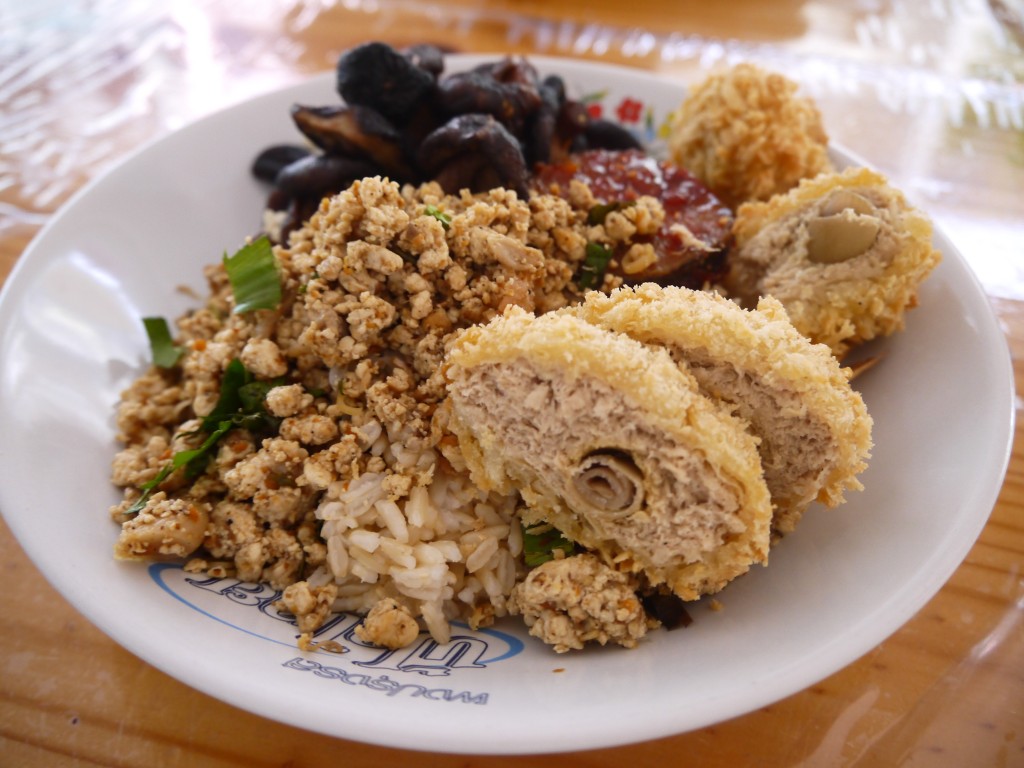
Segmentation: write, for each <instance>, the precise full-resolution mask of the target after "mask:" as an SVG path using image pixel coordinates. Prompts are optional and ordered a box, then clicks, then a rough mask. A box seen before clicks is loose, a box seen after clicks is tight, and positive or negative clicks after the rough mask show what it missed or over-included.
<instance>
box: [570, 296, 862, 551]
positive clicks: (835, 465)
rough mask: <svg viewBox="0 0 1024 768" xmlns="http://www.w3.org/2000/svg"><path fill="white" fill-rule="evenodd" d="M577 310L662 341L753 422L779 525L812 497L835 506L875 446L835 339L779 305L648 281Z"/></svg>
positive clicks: (783, 528) (707, 389) (792, 522)
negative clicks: (748, 304) (806, 331)
mask: <svg viewBox="0 0 1024 768" xmlns="http://www.w3.org/2000/svg"><path fill="white" fill-rule="evenodd" d="M566 311H568V312H572V313H573V314H576V315H577V316H579V317H582V318H583V319H585V320H586V321H588V322H590V323H593V324H595V325H598V326H600V327H602V328H607V329H609V330H613V331H617V332H619V333H625V334H628V335H629V336H631V337H632V338H634V339H637V340H638V341H641V342H644V343H645V344H655V345H658V346H661V347H664V348H665V349H666V350H668V352H669V354H671V356H672V358H673V359H674V360H675V361H676V362H677V363H678V364H679V365H680V366H682V367H684V368H685V369H686V370H688V371H689V372H690V373H691V374H692V375H693V376H694V377H695V378H696V380H697V381H698V383H699V384H700V388H701V391H703V392H704V393H705V394H706V395H707V396H708V397H711V398H713V399H716V400H719V401H722V402H724V403H726V404H728V405H729V407H730V408H732V409H734V412H735V413H736V415H737V416H739V417H740V418H741V419H743V420H744V421H746V422H749V424H750V429H751V430H752V431H753V433H754V434H755V435H756V436H757V437H758V438H759V441H760V442H759V445H758V450H759V451H760V454H761V465H762V467H763V468H764V476H765V481H766V483H767V485H768V490H769V492H770V493H771V497H772V506H773V507H774V514H773V519H772V527H773V528H774V530H775V531H776V532H777V533H788V532H790V531H792V530H793V529H794V528H795V526H796V524H797V522H798V521H799V520H800V517H801V516H802V515H803V513H804V511H805V510H806V509H807V507H808V506H810V504H811V503H812V502H814V501H820V502H822V503H824V504H825V505H827V506H830V507H833V506H836V505H837V504H839V503H841V502H842V501H843V493H844V491H846V490H860V489H861V487H862V486H861V483H860V481H859V480H858V478H857V475H858V474H859V473H860V472H862V471H863V470H864V469H865V468H866V466H867V464H866V459H867V457H868V455H869V453H870V450H871V427H872V422H871V417H870V416H869V415H868V412H867V408H866V407H865V405H864V401H863V399H862V398H861V396H860V394H859V393H857V392H855V391H854V390H853V389H852V388H851V386H850V382H849V371H848V370H847V369H844V368H842V367H841V366H840V365H839V363H838V361H837V360H836V359H835V358H834V357H833V356H832V354H831V353H830V351H829V349H828V347H825V346H824V345H821V344H812V343H811V342H810V341H809V340H808V339H807V338H806V337H805V336H803V335H801V334H800V333H799V332H798V331H797V330H796V329H795V328H794V327H793V325H792V324H791V323H790V322H789V319H788V318H787V316H786V311H785V310H784V309H783V307H782V305H781V304H779V302H778V301H776V300H775V299H773V298H770V297H767V298H763V299H761V300H760V301H759V302H758V304H757V308H756V309H753V310H744V309H742V308H741V307H739V306H738V305H737V304H735V303H733V302H731V301H729V300H728V299H726V298H724V297H722V296H720V295H718V294H713V293H708V292H703V291H692V290H689V289H686V288H663V287H660V286H657V285H654V284H645V285H641V286H637V287H635V288H621V289H619V290H616V291H614V292H613V293H612V294H611V295H604V294H601V293H597V292H596V291H595V292H591V293H589V294H588V295H587V297H586V300H585V302H584V303H583V304H582V305H580V306H578V307H573V308H571V309H569V310H566Z"/></svg>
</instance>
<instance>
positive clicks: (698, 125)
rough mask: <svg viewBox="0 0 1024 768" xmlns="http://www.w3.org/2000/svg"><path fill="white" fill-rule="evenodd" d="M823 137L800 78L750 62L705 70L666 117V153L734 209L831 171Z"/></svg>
mask: <svg viewBox="0 0 1024 768" xmlns="http://www.w3.org/2000/svg"><path fill="white" fill-rule="evenodd" d="M827 143H828V136H827V135H826V134H825V129H824V127H823V126H822V121H821V114H820V113H819V112H818V108H817V107H816V106H815V105H814V103H813V102H812V101H811V100H810V99H806V98H802V97H800V96H798V95H797V84H796V83H794V82H793V81H791V80H789V79H787V78H786V77H784V76H782V75H780V74H776V73H773V72H766V71H764V70H763V69H761V68H760V67H757V66H755V65H754V64H738V65H737V66H735V67H733V68H732V69H730V70H728V71H727V72H724V73H722V74H717V75H713V76H711V77H709V78H708V79H707V80H705V81H704V82H703V83H700V84H699V85H697V86H696V87H695V88H693V90H692V91H690V93H689V95H688V96H687V97H686V99H685V100H684V101H683V103H682V104H681V105H680V106H679V108H678V109H677V110H676V111H675V112H674V113H673V114H672V115H671V116H670V118H669V136H668V149H669V156H670V158H671V159H672V160H673V161H674V162H676V163H678V164H679V165H681V166H682V167H683V168H686V169H687V170H688V171H690V173H692V174H694V175H695V176H696V177H697V178H699V179H700V180H701V181H703V182H704V183H705V184H707V185H708V186H709V187H710V188H711V191H712V192H714V193H715V194H716V195H717V196H718V197H719V198H720V199H722V200H724V201H725V202H726V203H728V204H729V205H730V206H731V207H733V208H735V207H736V206H738V205H739V204H740V203H743V202H746V201H748V200H767V199H768V198H770V197H771V196H772V195H775V194H778V193H781V192H786V191H788V190H789V189H791V188H792V187H794V186H796V184H797V183H798V182H799V181H800V180H801V179H804V178H809V177H812V176H815V175H817V174H819V173H822V172H823V171H830V170H832V164H831V162H830V160H829V158H828V153H827V151H826V145H827Z"/></svg>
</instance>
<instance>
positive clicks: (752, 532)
mask: <svg viewBox="0 0 1024 768" xmlns="http://www.w3.org/2000/svg"><path fill="white" fill-rule="evenodd" d="M445 375H446V378H447V379H448V381H449V385H448V393H449V398H448V404H449V405H450V408H451V414H450V420H449V424H448V426H449V428H450V429H451V430H452V431H453V432H454V433H455V434H456V435H457V436H458V439H459V447H460V448H461V449H462V453H463V455H464V456H465V460H466V463H467V465H468V467H469V469H470V472H471V475H472V477H473V480H474V482H475V483H477V485H479V486H480V487H482V488H491V489H496V490H499V491H502V492H508V491H511V490H513V489H518V490H519V491H520V493H521V494H522V497H523V499H524V501H525V502H526V504H527V505H528V507H529V510H528V511H527V512H526V513H524V522H525V523H526V524H532V523H535V522H539V521H546V522H549V523H551V524H552V525H554V526H555V527H556V528H557V529H558V530H560V531H562V532H563V533H564V534H565V535H566V536H567V537H568V538H570V539H571V540H573V541H576V542H578V543H580V544H582V545H583V546H584V547H586V548H587V549H590V550H592V551H594V552H597V553H598V554H600V555H601V556H602V558H603V559H604V561H605V562H606V563H608V564H609V565H612V566H613V567H615V568H617V569H619V570H622V571H624V572H634V573H643V574H644V575H645V576H646V578H647V579H648V581H649V582H650V583H651V584H653V585H657V584H661V583H666V584H667V585H668V586H669V587H670V588H671V589H672V590H673V591H674V592H675V593H676V594H677V595H679V596H680V597H681V598H683V599H684V600H694V599H697V598H698V597H700V595H702V594H708V593H711V592H716V591H718V590H719V589H721V588H722V587H724V586H725V585H726V584H727V583H728V582H729V581H730V580H731V579H733V578H735V577H737V576H739V575H741V574H743V573H745V572H746V571H747V570H748V569H749V567H750V566H751V565H752V564H753V563H763V562H765V561H766V557H767V551H768V545H769V538H770V530H769V529H770V524H771V502H770V498H769V494H768V489H767V486H766V485H765V482H764V476H763V472H762V470H761V461H760V457H759V455H758V453H757V447H756V440H755V438H754V437H753V436H752V435H751V434H749V433H748V432H747V430H746V425H745V424H744V422H742V421H741V420H740V419H738V418H736V417H734V416H732V415H731V414H730V413H729V412H728V410H727V409H726V407H724V406H723V405H721V404H720V403H718V402H715V401H713V400H711V399H710V398H707V397H705V396H704V395H702V394H701V393H700V391H699V387H698V385H697V381H696V380H695V379H694V378H693V377H692V376H691V375H689V373H688V372H686V371H685V370H683V369H682V368H680V367H679V366H678V365H676V364H675V363H674V362H673V361H672V359H671V358H670V357H669V355H668V353H667V352H666V351H665V350H663V349H659V348H657V347H653V346H647V345H644V344H641V343H640V342H638V341H635V340H634V339H631V338H629V337H628V336H625V335H624V334H620V333H613V332H610V331H607V330H603V329H600V328H598V327H597V326H595V325H592V324H590V323H587V322H586V321H584V320H582V319H580V318H577V317H574V316H572V315H570V314H561V313H550V314H547V315H542V316H540V317H534V316H533V315H531V314H528V313H526V312H523V311H522V310H519V309H516V308H510V309H509V310H508V311H507V312H506V313H505V315H504V316H502V317H497V318H495V319H494V320H492V321H491V322H490V323H488V324H487V325H484V326H474V327H472V328H469V329H467V330H465V331H463V332H462V333H460V334H459V336H458V337H457V338H456V339H455V341H454V343H453V345H452V347H451V349H450V351H449V355H448V358H447V361H446V370H445ZM622 488H625V489H626V492H625V493H623V494H622V495H621V496H617V495H616V494H617V493H618V490H620V489H622ZM591 492H592V495H590V494H591Z"/></svg>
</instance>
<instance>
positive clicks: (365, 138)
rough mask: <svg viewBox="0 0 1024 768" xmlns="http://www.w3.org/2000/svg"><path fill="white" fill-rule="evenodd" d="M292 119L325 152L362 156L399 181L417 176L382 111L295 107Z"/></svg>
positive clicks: (394, 130) (359, 107)
mask: <svg viewBox="0 0 1024 768" xmlns="http://www.w3.org/2000/svg"><path fill="white" fill-rule="evenodd" d="M292 119H293V120H294V121H295V125H296V126H298V128H299V130H300V131H302V133H304V134H305V135H306V137H307V138H308V139H309V140H310V141H312V142H313V143H314V144H316V145H317V146H318V147H320V148H321V149H323V150H324V151H325V152H328V153H332V154H339V155H348V156H352V157H361V158H364V159H365V160H367V161H368V162H370V163H372V164H373V165H375V166H378V167H380V168H382V169H384V170H385V171H387V172H388V173H390V174H393V175H394V176H396V178H397V179H398V180H400V181H407V180H411V179H412V177H413V176H414V173H413V171H412V169H411V168H410V166H409V163H408V162H407V161H406V158H405V156H404V153H403V150H402V137H401V134H400V133H399V132H398V130H397V129H396V128H395V126H394V125H393V124H392V123H391V122H390V121H389V120H388V119H387V118H386V117H384V116H383V115H382V114H380V112H378V111H376V110H375V109H372V108H371V107H364V106H361V105H358V104H355V105H351V106H331V107H305V106H301V105H298V104H297V105H295V106H293V107H292Z"/></svg>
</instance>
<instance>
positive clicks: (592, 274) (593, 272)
mask: <svg viewBox="0 0 1024 768" xmlns="http://www.w3.org/2000/svg"><path fill="white" fill-rule="evenodd" d="M611 260H612V252H611V249H610V248H605V247H604V246H603V245H600V244H598V243H587V255H586V257H585V258H584V259H583V266H582V267H580V273H579V276H578V277H577V278H576V284H577V285H578V286H579V287H580V290H581V291H586V290H589V289H590V288H593V287H594V286H596V285H600V284H601V280H602V279H603V278H604V272H605V270H606V269H608V262H610V261H611Z"/></svg>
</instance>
